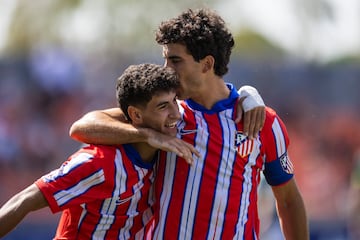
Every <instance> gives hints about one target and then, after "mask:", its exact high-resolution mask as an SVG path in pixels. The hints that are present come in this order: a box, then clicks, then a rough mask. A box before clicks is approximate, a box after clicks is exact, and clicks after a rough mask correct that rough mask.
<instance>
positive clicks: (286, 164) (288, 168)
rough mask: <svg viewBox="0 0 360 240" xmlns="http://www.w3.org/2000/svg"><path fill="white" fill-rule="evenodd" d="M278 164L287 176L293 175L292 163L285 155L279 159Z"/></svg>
mask: <svg viewBox="0 0 360 240" xmlns="http://www.w3.org/2000/svg"><path fill="white" fill-rule="evenodd" d="M280 163H281V167H282V169H283V170H284V171H285V172H286V173H288V174H293V173H294V166H293V164H292V162H291V161H290V158H289V156H288V154H287V152H286V153H284V154H283V155H282V156H281V157H280Z"/></svg>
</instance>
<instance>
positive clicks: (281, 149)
mask: <svg viewBox="0 0 360 240" xmlns="http://www.w3.org/2000/svg"><path fill="white" fill-rule="evenodd" d="M272 130H273V133H274V136H275V139H276V147H277V157H280V156H282V155H283V154H284V153H285V152H286V144H285V138H284V133H283V131H282V129H281V126H280V123H279V121H278V119H277V118H275V119H274V122H273V125H272Z"/></svg>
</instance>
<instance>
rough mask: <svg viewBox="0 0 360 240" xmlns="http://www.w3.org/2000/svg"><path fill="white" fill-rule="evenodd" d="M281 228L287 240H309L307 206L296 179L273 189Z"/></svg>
mask: <svg viewBox="0 0 360 240" xmlns="http://www.w3.org/2000/svg"><path fill="white" fill-rule="evenodd" d="M272 190H273V193H274V196H275V199H276V209H277V212H278V216H279V221H280V226H281V229H282V231H283V233H284V236H285V239H287V240H306V239H309V228H308V222H307V216H306V211H305V205H304V202H303V200H302V197H301V194H300V192H299V190H298V188H297V186H296V182H295V180H294V179H291V180H290V181H289V182H287V183H286V184H284V185H281V186H275V187H272Z"/></svg>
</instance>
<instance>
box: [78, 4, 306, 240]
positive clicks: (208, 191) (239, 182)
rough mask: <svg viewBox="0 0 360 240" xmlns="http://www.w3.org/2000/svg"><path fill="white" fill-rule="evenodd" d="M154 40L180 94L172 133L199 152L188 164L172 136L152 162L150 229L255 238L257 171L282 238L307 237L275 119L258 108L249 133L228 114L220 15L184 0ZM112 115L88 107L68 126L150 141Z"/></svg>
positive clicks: (83, 135)
mask: <svg viewBox="0 0 360 240" xmlns="http://www.w3.org/2000/svg"><path fill="white" fill-rule="evenodd" d="M156 41H157V42H158V43H159V44H160V45H161V46H162V47H163V57H164V59H165V66H167V67H170V68H173V69H174V70H175V71H176V73H177V74H178V75H179V79H180V88H179V89H178V91H177V94H178V96H179V98H181V99H186V100H184V101H182V102H181V103H180V112H181V117H182V121H181V122H180V124H179V125H178V129H179V130H178V137H179V138H180V139H182V140H184V141H185V142H187V143H190V144H192V145H193V146H194V147H195V150H196V151H198V152H199V153H200V155H199V156H193V158H194V164H193V165H192V166H190V165H188V164H186V163H185V162H184V161H183V160H182V158H181V157H185V158H191V154H192V153H193V152H195V151H193V150H191V149H189V150H188V151H187V152H186V151H184V152H181V150H178V149H181V146H180V147H178V145H175V146H176V147H175V150H173V149H170V150H171V151H172V152H168V153H167V154H164V155H166V156H164V159H163V161H159V162H158V166H157V177H156V181H155V185H156V188H155V189H156V191H155V192H156V203H155V204H156V207H155V219H156V222H155V230H154V233H153V234H154V235H153V238H154V239H259V232H260V231H259V227H260V223H259V219H258V210H257V188H258V185H259V182H260V174H261V173H263V174H264V175H265V177H266V180H267V182H268V183H269V184H270V185H271V186H272V190H273V193H274V196H275V199H276V206H277V211H278V215H279V220H280V224H281V227H282V230H283V233H284V236H285V238H286V239H301V240H304V239H308V237H309V236H308V235H309V234H308V225H307V217H306V212H305V207H304V203H303V200H302V197H301V194H300V193H299V190H298V188H297V185H296V183H295V180H294V176H293V175H294V174H293V167H292V164H291V161H290V159H289V156H288V151H287V149H288V144H289V138H288V134H287V131H286V128H285V125H284V123H283V122H282V121H281V119H280V118H279V116H278V115H277V114H276V112H275V111H274V110H272V109H271V108H266V119H265V123H264V125H263V127H262V129H261V131H260V132H256V135H255V137H251V136H250V137H249V136H248V134H247V133H246V131H248V126H247V125H244V121H240V122H237V121H235V120H234V119H235V116H236V105H237V103H238V99H239V94H238V93H237V92H236V90H235V88H234V86H233V85H232V84H230V83H225V82H224V79H223V76H224V75H225V74H226V73H227V71H228V67H227V66H228V63H229V59H230V54H231V50H232V48H233V46H234V39H233V37H232V34H231V33H230V32H229V30H228V29H227V28H226V25H225V22H224V21H223V19H222V18H221V17H220V16H219V15H218V14H217V13H215V12H214V11H211V10H208V9H199V10H191V9H189V10H187V11H184V12H183V13H181V14H180V15H179V16H177V17H175V18H172V19H169V20H167V21H164V22H162V23H161V24H160V26H159V28H158V31H157V32H156ZM121 116H122V115H121V113H120V112H119V111H111V110H105V111H102V112H101V111H96V112H93V113H90V114H88V115H85V116H84V117H83V118H82V119H80V120H79V121H78V122H76V123H75V124H74V125H73V126H72V129H71V134H72V136H73V137H74V138H76V139H78V140H82V141H85V142H86V141H88V142H89V141H90V142H91V141H97V142H103V143H107V144H114V143H124V142H127V141H130V142H132V141H147V142H150V141H156V140H154V139H156V138H155V137H154V136H153V135H152V134H149V133H144V132H142V130H134V129H129V127H126V125H123V124H122V123H120V122H119V121H117V120H118V119H121ZM243 120H245V119H243ZM260 125H261V124H260ZM255 128H256V129H259V128H257V127H255ZM97 137H99V138H97ZM159 139H161V138H160V137H159ZM156 144H159V145H161V140H158V141H157V143H156ZM169 148H170V147H169ZM165 150H166V149H165ZM179 152H180V154H179ZM176 153H178V155H176ZM189 154H190V156H189ZM179 155H180V156H179ZM165 158H166V160H165Z"/></svg>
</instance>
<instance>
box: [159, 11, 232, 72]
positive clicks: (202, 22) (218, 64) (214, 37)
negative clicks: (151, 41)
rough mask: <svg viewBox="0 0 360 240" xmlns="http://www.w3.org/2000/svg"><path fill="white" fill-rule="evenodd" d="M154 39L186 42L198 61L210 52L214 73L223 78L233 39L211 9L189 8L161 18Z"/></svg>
mask: <svg viewBox="0 0 360 240" xmlns="http://www.w3.org/2000/svg"><path fill="white" fill-rule="evenodd" d="M155 39H156V42H157V43H158V44H160V45H166V44H170V43H179V44H183V45H185V46H186V48H187V50H188V51H189V53H190V54H191V55H192V56H193V58H194V60H195V61H197V62H199V61H200V60H201V59H203V58H204V57H206V56H208V55H211V56H213V57H214V59H215V66H214V69H215V74H216V75H218V76H220V77H222V76H223V75H225V74H226V73H227V72H228V66H227V65H228V63H229V60H230V55H231V50H232V48H233V47H234V39H233V36H232V34H231V32H230V31H229V30H228V29H227V27H226V24H225V21H224V20H223V19H222V18H221V17H220V16H219V15H218V14H217V13H216V12H214V11H212V10H210V9H197V10H192V9H188V10H187V11H184V12H182V13H181V14H180V15H179V16H178V17H175V18H172V19H169V20H167V21H163V22H162V23H161V24H160V26H159V28H158V30H157V31H156V37H155Z"/></svg>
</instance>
